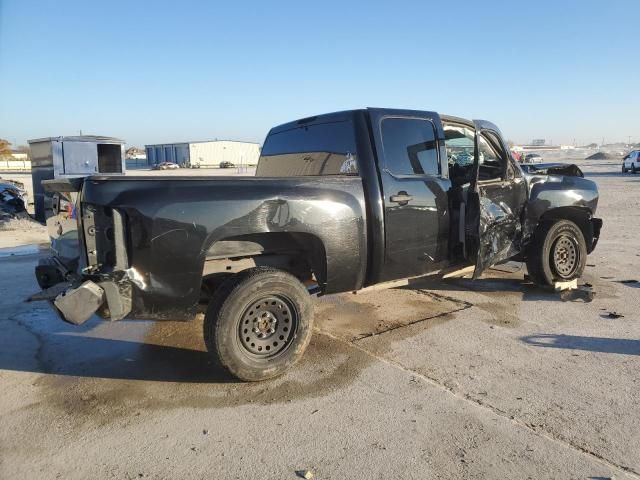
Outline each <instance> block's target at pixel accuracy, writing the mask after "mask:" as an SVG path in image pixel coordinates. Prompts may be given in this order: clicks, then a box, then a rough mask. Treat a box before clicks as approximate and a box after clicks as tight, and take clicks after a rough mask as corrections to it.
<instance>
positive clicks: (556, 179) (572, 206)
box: [523, 175, 601, 245]
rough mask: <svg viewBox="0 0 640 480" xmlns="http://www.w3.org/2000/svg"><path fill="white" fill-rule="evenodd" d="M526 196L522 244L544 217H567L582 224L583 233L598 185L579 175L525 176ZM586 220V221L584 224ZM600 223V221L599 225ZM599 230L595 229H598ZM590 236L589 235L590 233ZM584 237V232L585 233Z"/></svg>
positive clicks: (593, 206)
mask: <svg viewBox="0 0 640 480" xmlns="http://www.w3.org/2000/svg"><path fill="white" fill-rule="evenodd" d="M525 178H526V180H527V187H528V192H529V198H528V200H527V206H526V209H525V218H524V222H523V223H524V225H523V244H525V245H526V244H527V243H528V242H529V241H530V240H531V237H532V236H533V233H534V232H535V230H536V228H537V227H538V225H539V224H540V223H541V222H542V221H544V220H545V219H547V218H567V219H569V220H576V223H579V224H582V225H580V227H581V228H582V229H583V231H584V232H585V233H587V234H588V232H587V231H585V229H589V230H591V231H593V229H591V228H589V227H590V225H591V223H592V218H593V216H594V215H595V213H596V209H597V207H598V197H599V195H598V186H597V185H596V183H595V182H593V181H591V180H587V179H585V178H582V177H576V176H565V175H525ZM585 222H586V223H585ZM599 225H601V222H600V224H599ZM598 233H599V228H598ZM590 236H591V237H593V234H591V235H590ZM585 239H586V240H587V241H588V242H589V239H587V235H585Z"/></svg>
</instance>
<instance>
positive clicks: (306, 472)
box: [296, 470, 313, 480]
mask: <svg viewBox="0 0 640 480" xmlns="http://www.w3.org/2000/svg"><path fill="white" fill-rule="evenodd" d="M296 475H297V476H299V477H300V478H305V479H306V480H310V479H312V478H313V472H312V471H311V470H297V471H296Z"/></svg>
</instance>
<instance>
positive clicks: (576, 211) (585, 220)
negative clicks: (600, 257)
mask: <svg viewBox="0 0 640 480" xmlns="http://www.w3.org/2000/svg"><path fill="white" fill-rule="evenodd" d="M557 220H570V221H572V222H573V223H575V224H576V225H577V226H578V228H580V231H582V235H583V236H584V240H585V242H586V244H587V253H591V250H592V245H593V225H592V224H591V211H590V210H588V209H586V208H581V207H558V208H554V209H552V210H549V211H547V212H545V213H544V214H543V215H542V216H541V217H540V221H539V222H538V228H540V226H541V225H542V224H544V223H548V222H555V221H557Z"/></svg>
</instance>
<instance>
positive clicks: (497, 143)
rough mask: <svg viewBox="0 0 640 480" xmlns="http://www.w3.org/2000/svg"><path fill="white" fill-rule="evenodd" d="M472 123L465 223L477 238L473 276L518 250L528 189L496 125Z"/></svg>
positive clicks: (479, 122)
mask: <svg viewBox="0 0 640 480" xmlns="http://www.w3.org/2000/svg"><path fill="white" fill-rule="evenodd" d="M473 123H474V124H475V127H476V136H475V155H474V157H475V158H474V174H473V176H472V179H471V185H470V191H469V195H470V200H471V202H472V205H470V207H471V208H470V215H468V216H467V219H468V222H471V224H469V223H468V224H467V225H468V227H469V230H471V231H472V234H473V236H474V237H475V240H476V242H474V243H476V245H475V247H476V248H475V251H476V252H477V253H476V259H475V260H476V262H475V263H476V265H475V270H474V272H473V278H474V279H475V278H478V277H479V276H480V274H482V272H483V271H484V270H486V269H487V268H489V267H491V266H492V265H495V264H497V263H500V262H503V261H505V260H508V259H509V258H511V257H513V256H514V255H516V254H517V253H519V251H520V242H521V239H522V213H523V210H524V206H525V203H526V199H527V188H526V183H525V181H524V178H523V177H522V173H521V172H520V169H518V168H517V167H516V166H515V165H514V164H513V159H512V158H511V155H510V154H509V150H508V148H507V147H506V144H505V143H504V141H503V140H502V136H501V135H500V131H499V130H498V127H496V126H495V125H494V124H492V123H491V122H487V121H485V120H474V122H473Z"/></svg>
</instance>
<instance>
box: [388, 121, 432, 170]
mask: <svg viewBox="0 0 640 480" xmlns="http://www.w3.org/2000/svg"><path fill="white" fill-rule="evenodd" d="M381 131H382V145H383V148H384V159H385V166H386V168H387V170H389V172H391V173H392V174H394V175H399V176H404V175H440V162H439V159H438V148H437V147H438V145H437V142H436V132H435V129H434V127H433V123H431V122H430V121H429V120H424V119H419V118H395V117H389V118H385V119H383V120H382V124H381Z"/></svg>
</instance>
